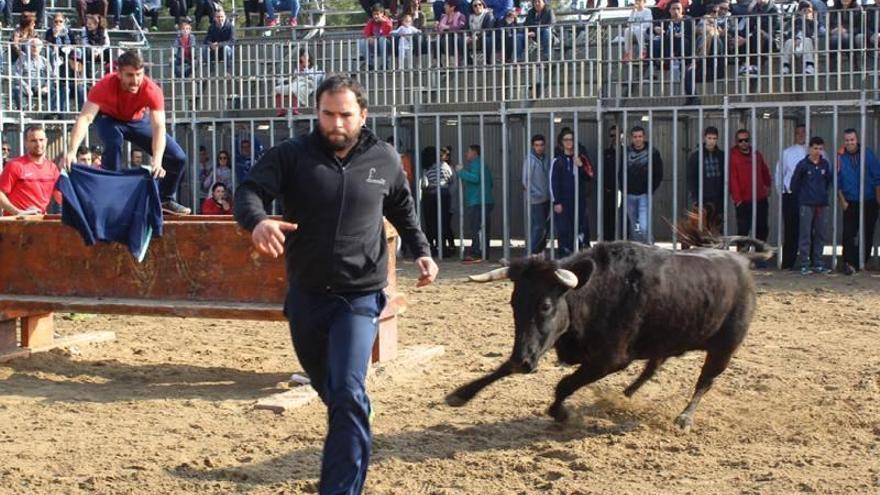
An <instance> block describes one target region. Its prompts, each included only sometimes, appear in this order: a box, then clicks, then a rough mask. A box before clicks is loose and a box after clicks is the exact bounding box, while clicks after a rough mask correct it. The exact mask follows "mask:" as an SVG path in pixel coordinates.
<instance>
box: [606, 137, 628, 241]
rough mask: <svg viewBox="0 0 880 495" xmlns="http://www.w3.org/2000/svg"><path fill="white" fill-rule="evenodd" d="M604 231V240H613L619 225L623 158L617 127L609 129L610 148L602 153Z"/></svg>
mask: <svg viewBox="0 0 880 495" xmlns="http://www.w3.org/2000/svg"><path fill="white" fill-rule="evenodd" d="M602 153H603V157H602V174H603V176H602V230H603V231H604V232H603V234H604V235H603V238H604V240H606V241H607V240H613V239H615V236H616V231H617V226H618V225H619V223H618V210H617V206H618V199H617V191H618V190H620V185H619V184H618V181H617V178H618V177H619V175H620V174H619V173H618V163H617V160H618V159H620V158H621V157H622V156H623V150H622V149H621V146H620V131H618V130H617V126H616V125H612V126H611V127H610V128H609V129H608V146H607V147H605V149H604V150H603V151H602Z"/></svg>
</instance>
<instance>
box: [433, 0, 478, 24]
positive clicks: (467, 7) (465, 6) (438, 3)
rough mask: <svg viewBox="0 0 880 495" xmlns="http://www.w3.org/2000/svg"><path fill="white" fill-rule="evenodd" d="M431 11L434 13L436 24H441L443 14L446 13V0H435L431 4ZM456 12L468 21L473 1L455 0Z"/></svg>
mask: <svg viewBox="0 0 880 495" xmlns="http://www.w3.org/2000/svg"><path fill="white" fill-rule="evenodd" d="M431 10H432V11H433V12H434V22H439V21H440V18H441V17H443V14H445V13H446V0H434V3H433V4H431ZM455 10H457V11H458V12H461V14H462V15H463V16H464V17H465V19H467V16H468V15H469V14H470V13H471V0H455Z"/></svg>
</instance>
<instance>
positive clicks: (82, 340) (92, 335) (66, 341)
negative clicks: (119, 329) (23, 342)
mask: <svg viewBox="0 0 880 495" xmlns="http://www.w3.org/2000/svg"><path fill="white" fill-rule="evenodd" d="M114 340H116V332H108V331H97V332H85V333H78V334H76V335H69V336H67V337H59V338H57V339H55V340H54V341H53V342H52V344H50V345H47V346H42V347H32V348H30V351H31V353H36V352H46V351H51V350H52V349H59V348H63V347H70V346H73V345H82V344H100V343H102V342H113V341H114Z"/></svg>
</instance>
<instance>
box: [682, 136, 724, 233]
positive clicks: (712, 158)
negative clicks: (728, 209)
mask: <svg viewBox="0 0 880 495" xmlns="http://www.w3.org/2000/svg"><path fill="white" fill-rule="evenodd" d="M700 174H701V171H700V152H699V151H695V152H693V153H691V156H690V157H688V161H687V185H688V203H690V204H691V206H692V207H699V206H700V199H701V196H700ZM702 177H703V194H702V207H703V210H704V211H706V212H707V213H708V215H707V216H706V218H707V220H708V222H709V227H710V228H712V229H714V230H715V231H716V232H720V227H721V225H722V223H723V216H722V215H723V214H724V197H725V194H724V152H723V151H721V149H720V148H719V147H718V128H717V127H713V126H709V127H707V128H706V130H705V131H703V170H702Z"/></svg>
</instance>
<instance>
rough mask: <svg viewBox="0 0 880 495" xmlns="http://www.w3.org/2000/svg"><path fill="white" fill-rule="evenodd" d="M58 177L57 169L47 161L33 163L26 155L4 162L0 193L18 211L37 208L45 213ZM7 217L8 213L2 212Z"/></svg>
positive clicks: (0, 174) (0, 175)
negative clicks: (0, 192)
mask: <svg viewBox="0 0 880 495" xmlns="http://www.w3.org/2000/svg"><path fill="white" fill-rule="evenodd" d="M59 175H60V173H59V171H58V167H56V166H55V164H54V163H52V162H51V161H49V160H44V161H43V164H42V165H40V164H38V163H34V161H33V160H31V159H30V157H29V156H28V155H24V156H20V157H18V158H14V159H12V160H9V161H8V162H6V166H5V167H3V172H2V173H0V191H3V193H4V194H6V197H8V198H9V202H10V203H12V205H13V206H15V207H16V208H18V209H19V210H26V209H28V208H34V207H36V208H39V209H40V212H42V213H45V212H46V208H47V207H48V206H49V200H51V199H52V191H54V190H55V182H56V181H58V176H59ZM4 214H5V215H9V214H10V213H9V212H4Z"/></svg>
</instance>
